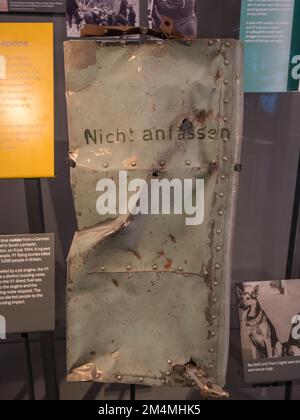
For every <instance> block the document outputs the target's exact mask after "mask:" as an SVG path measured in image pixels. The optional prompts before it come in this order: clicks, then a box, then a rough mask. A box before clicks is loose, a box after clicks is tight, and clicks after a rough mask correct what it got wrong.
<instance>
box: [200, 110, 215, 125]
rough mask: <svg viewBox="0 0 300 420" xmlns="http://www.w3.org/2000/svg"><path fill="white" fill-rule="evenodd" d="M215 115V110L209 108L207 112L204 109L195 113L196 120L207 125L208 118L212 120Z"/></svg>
mask: <svg viewBox="0 0 300 420" xmlns="http://www.w3.org/2000/svg"><path fill="white" fill-rule="evenodd" d="M213 116H214V111H213V110H212V109H209V110H208V111H207V112H206V111H205V110H204V109H203V110H202V111H199V112H197V113H196V114H195V117H196V120H197V121H198V123H200V125H202V126H203V125H205V124H206V121H207V120H211V119H212V118H213Z"/></svg>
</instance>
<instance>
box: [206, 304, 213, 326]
mask: <svg viewBox="0 0 300 420" xmlns="http://www.w3.org/2000/svg"><path fill="white" fill-rule="evenodd" d="M204 313H205V319H206V322H208V324H209V325H212V324H213V322H212V319H211V313H210V308H205V310H204Z"/></svg>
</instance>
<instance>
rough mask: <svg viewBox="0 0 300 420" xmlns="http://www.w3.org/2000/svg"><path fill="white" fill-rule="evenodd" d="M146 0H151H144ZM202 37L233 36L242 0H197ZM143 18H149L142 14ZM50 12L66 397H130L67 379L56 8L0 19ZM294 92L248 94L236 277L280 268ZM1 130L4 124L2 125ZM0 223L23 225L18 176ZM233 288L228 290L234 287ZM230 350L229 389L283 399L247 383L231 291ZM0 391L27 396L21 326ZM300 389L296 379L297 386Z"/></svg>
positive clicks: (299, 270) (0, 198)
mask: <svg viewBox="0 0 300 420" xmlns="http://www.w3.org/2000/svg"><path fill="white" fill-rule="evenodd" d="M141 1H142V2H143V3H144V2H145V3H144V4H145V7H144V8H145V10H147V7H146V1H147V0H141ZM199 6H201V7H198V19H199V22H198V35H199V37H207V38H210V37H215V38H216V37H218V38H225V37H226V38H238V34H239V16H240V0H201V1H199ZM144 19H145V20H144V22H145V21H146V20H147V18H146V15H144ZM13 21H14V22H24V21H29V22H43V21H45V22H48V21H52V22H54V33H55V68H54V72H55V165H56V177H55V178H54V179H45V180H43V181H42V195H43V206H44V214H45V226H46V231H47V232H54V233H55V236H56V319H57V329H56V333H55V337H56V340H55V348H56V359H57V369H58V378H59V382H60V391H61V398H62V399H106V398H107V399H109V398H111V399H123V398H129V387H128V386H125V385H101V384H87V383H67V382H66V379H65V377H66V368H65V340H64V336H65V285H66V263H65V260H66V257H67V254H68V251H69V247H70V243H71V241H72V237H73V234H74V231H75V229H76V221H75V215H74V209H73V201H72V197H71V190H70V186H69V169H68V166H67V151H68V133H67V117H66V106H65V94H64V66H63V41H64V40H65V34H66V27H65V18H64V16H62V15H52V16H49V15H28V14H23V15H22V14H18V15H17V14H10V15H4V14H0V22H13ZM299 109H300V95H299V93H296V92H295V93H281V94H246V95H245V118H244V136H243V148H242V164H243V171H242V173H241V177H240V188H239V198H238V211H237V220H236V234H235V243H234V256H233V271H232V282H233V283H234V282H236V281H253V280H255V281H260V280H274V279H283V278H285V273H286V264H287V256H288V245H289V237H290V229H291V219H292V212H293V203H294V193H295V182H296V174H297V165H298V159H299V144H300V141H299V140H300V118H299ZM0 135H1V134H0ZM0 204H1V205H0V233H1V234H13V233H28V231H29V227H28V215H27V208H26V201H25V189H24V181H23V180H0ZM297 232H298V234H297V238H296V253H295V258H294V264H293V270H292V271H293V273H292V275H293V277H295V278H299V277H300V235H299V233H300V229H299V225H298V226H297ZM232 290H234V289H233V288H232ZM231 308H232V311H231V312H232V320H231V332H230V334H231V335H230V341H231V347H230V360H229V367H228V380H227V384H228V385H227V390H228V391H229V392H230V393H231V398H232V399H274V400H277V399H283V398H284V391H285V387H284V384H283V385H281V386H270V387H251V386H249V385H245V384H244V381H243V373H242V362H241V351H240V337H239V329H238V328H239V327H238V316H237V307H236V300H235V295H234V291H233V292H232V301H231ZM30 337H31V342H32V351H33V357H34V363H33V371H34V377H35V390H36V394H37V398H39V399H40V398H44V396H45V390H44V384H43V380H42V363H41V355H40V346H39V342H38V336H36V335H34V334H33V335H30ZM0 372H1V374H0V399H26V398H27V391H26V385H25V379H24V378H25V365H24V355H23V346H22V343H21V342H20V338H19V336H17V335H14V336H10V337H9V339H8V340H6V342H1V343H0ZM137 398H141V399H142V398H144V399H155V398H157V399H183V398H198V394H197V392H196V391H190V390H189V389H181V388H174V389H168V388H150V387H145V386H138V387H137ZM292 398H293V399H300V382H299V383H295V385H294V386H293V393H292Z"/></svg>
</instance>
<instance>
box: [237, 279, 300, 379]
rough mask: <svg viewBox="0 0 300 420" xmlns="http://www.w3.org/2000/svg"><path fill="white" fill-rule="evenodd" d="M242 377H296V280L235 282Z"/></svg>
mask: <svg viewBox="0 0 300 420" xmlns="http://www.w3.org/2000/svg"><path fill="white" fill-rule="evenodd" d="M236 293H237V302H238V310H239V317H240V328H241V348H242V355H243V364H244V373H245V380H246V382H248V383H261V382H265V383H267V382H273V381H289V380H296V379H300V280H278V281H263V282H249V283H238V284H237V285H236Z"/></svg>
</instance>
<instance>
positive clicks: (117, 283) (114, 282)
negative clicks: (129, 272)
mask: <svg viewBox="0 0 300 420" xmlns="http://www.w3.org/2000/svg"><path fill="white" fill-rule="evenodd" d="M112 282H113V284H114V285H115V286H116V287H118V288H119V287H120V285H119V282H118V281H117V280H116V279H112Z"/></svg>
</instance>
